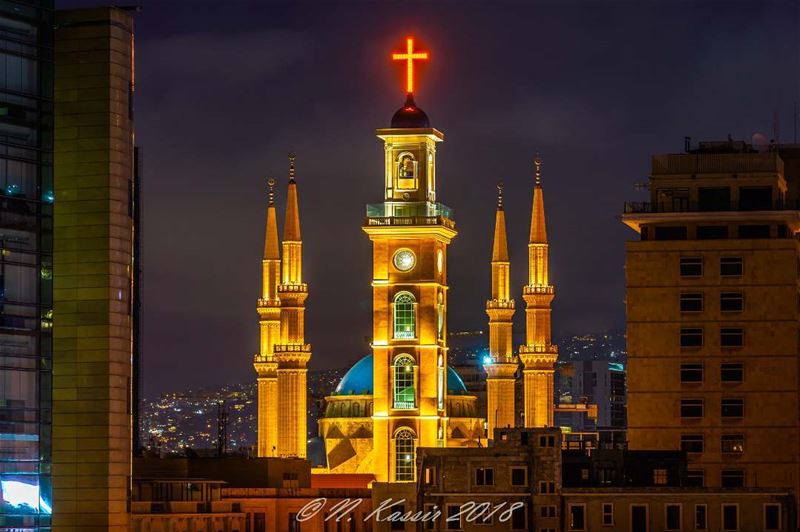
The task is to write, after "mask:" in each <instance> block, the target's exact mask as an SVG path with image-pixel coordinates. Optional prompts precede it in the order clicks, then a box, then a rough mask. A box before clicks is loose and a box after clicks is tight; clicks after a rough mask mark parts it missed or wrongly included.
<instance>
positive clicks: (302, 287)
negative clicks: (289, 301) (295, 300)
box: [278, 283, 308, 293]
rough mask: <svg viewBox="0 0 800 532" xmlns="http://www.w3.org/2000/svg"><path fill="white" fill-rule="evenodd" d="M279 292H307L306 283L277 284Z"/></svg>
mask: <svg viewBox="0 0 800 532" xmlns="http://www.w3.org/2000/svg"><path fill="white" fill-rule="evenodd" d="M281 292H298V293H299V292H308V285H307V284H306V283H300V284H279V285H278V293H281Z"/></svg>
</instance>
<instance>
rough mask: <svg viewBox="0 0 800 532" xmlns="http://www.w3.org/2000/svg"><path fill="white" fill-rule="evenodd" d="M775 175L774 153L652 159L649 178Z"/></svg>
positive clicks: (777, 161) (777, 166) (778, 165)
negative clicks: (739, 174) (773, 173)
mask: <svg viewBox="0 0 800 532" xmlns="http://www.w3.org/2000/svg"><path fill="white" fill-rule="evenodd" d="M755 172H767V173H771V172H776V173H780V174H783V160H781V158H780V157H779V156H778V154H777V153H774V152H773V153H698V154H688V153H680V154H669V155H654V156H653V157H652V171H651V174H652V175H673V174H674V175H678V174H730V173H755Z"/></svg>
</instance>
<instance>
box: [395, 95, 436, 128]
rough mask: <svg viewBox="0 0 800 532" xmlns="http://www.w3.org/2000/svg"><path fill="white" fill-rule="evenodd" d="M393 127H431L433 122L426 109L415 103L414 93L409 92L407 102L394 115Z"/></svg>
mask: <svg viewBox="0 0 800 532" xmlns="http://www.w3.org/2000/svg"><path fill="white" fill-rule="evenodd" d="M392 127H397V128H429V127H431V123H430V121H429V120H428V115H426V114H425V111H423V110H422V109H420V108H419V107H417V104H416V103H414V95H413V94H411V93H409V94H408V96H407V97H406V103H405V104H403V107H401V108H400V109H398V110H397V112H396V113H395V114H394V116H393V117H392Z"/></svg>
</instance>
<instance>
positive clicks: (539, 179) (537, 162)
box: [533, 153, 542, 185]
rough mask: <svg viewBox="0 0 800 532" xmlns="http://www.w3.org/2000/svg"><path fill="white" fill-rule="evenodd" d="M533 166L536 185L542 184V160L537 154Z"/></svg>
mask: <svg viewBox="0 0 800 532" xmlns="http://www.w3.org/2000/svg"><path fill="white" fill-rule="evenodd" d="M533 164H535V165H536V184H537V185H541V184H542V158H541V157H539V154H538V153H537V154H536V159H534V160H533Z"/></svg>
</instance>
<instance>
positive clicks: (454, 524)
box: [446, 504, 461, 530]
mask: <svg viewBox="0 0 800 532" xmlns="http://www.w3.org/2000/svg"><path fill="white" fill-rule="evenodd" d="M460 512H461V505H459V504H448V505H447V527H446V528H447V530H461V515H460Z"/></svg>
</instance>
